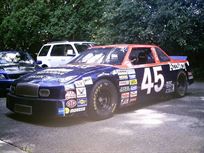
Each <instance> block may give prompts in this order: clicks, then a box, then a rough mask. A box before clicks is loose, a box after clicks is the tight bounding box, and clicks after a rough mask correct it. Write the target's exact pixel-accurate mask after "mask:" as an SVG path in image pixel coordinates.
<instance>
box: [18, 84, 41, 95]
mask: <svg viewBox="0 0 204 153" xmlns="http://www.w3.org/2000/svg"><path fill="white" fill-rule="evenodd" d="M38 90H39V85H37V84H31V83H18V84H17V86H16V90H15V94H16V95H19V96H25V97H38Z"/></svg>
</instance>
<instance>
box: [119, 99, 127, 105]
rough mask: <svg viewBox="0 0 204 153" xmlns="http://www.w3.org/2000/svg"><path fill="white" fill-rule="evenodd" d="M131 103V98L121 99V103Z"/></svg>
mask: <svg viewBox="0 0 204 153" xmlns="http://www.w3.org/2000/svg"><path fill="white" fill-rule="evenodd" d="M128 103H129V98H124V99H121V105H125V104H128Z"/></svg>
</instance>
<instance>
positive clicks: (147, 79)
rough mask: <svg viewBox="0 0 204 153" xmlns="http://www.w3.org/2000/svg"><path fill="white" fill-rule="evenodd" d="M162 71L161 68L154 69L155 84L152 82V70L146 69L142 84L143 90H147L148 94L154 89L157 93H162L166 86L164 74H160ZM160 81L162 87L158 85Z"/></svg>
mask: <svg viewBox="0 0 204 153" xmlns="http://www.w3.org/2000/svg"><path fill="white" fill-rule="evenodd" d="M160 71H162V67H161V66H157V67H153V72H154V82H152V76H151V72H150V68H145V69H144V76H143V80H142V84H141V90H145V89H147V94H150V93H151V90H152V88H154V91H155V92H159V91H161V90H162V88H163V86H164V76H163V75H162V74H159V72H160ZM159 81H160V85H158V82H159Z"/></svg>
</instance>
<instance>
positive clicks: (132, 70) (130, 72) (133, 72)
mask: <svg viewBox="0 0 204 153" xmlns="http://www.w3.org/2000/svg"><path fill="white" fill-rule="evenodd" d="M127 73H128V74H135V70H134V69H129V70H127Z"/></svg>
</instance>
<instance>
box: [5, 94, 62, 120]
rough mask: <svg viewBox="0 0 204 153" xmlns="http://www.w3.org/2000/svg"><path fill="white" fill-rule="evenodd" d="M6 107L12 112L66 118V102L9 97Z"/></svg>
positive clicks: (10, 95) (9, 95)
mask: <svg viewBox="0 0 204 153" xmlns="http://www.w3.org/2000/svg"><path fill="white" fill-rule="evenodd" d="M6 107H7V108H8V109H9V110H11V111H12V112H15V113H19V114H25V115H33V116H49V117H59V116H61V117H62V116H65V113H64V111H63V110H64V100H60V99H40V98H28V97H19V96H15V95H12V94H10V93H9V94H8V95H7V100H6Z"/></svg>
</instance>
